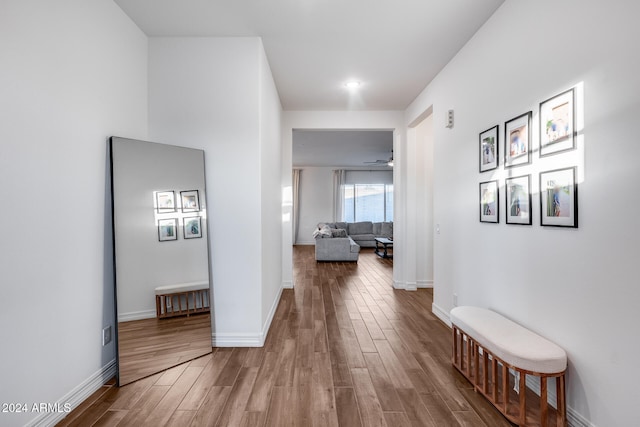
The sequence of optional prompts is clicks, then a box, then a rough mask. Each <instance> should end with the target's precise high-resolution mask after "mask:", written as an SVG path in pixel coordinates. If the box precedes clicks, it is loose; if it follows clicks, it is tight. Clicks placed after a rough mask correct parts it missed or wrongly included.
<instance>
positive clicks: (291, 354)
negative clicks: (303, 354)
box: [276, 339, 297, 386]
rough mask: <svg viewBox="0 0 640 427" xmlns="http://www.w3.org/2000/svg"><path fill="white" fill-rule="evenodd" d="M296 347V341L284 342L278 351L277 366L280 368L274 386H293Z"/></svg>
mask: <svg viewBox="0 0 640 427" xmlns="http://www.w3.org/2000/svg"><path fill="white" fill-rule="evenodd" d="M296 347H297V340H295V339H288V340H285V342H284V346H283V348H282V350H281V351H280V359H279V361H278V365H279V366H280V368H279V369H278V373H277V375H276V386H292V385H293V375H294V373H295V371H294V364H295V361H296Z"/></svg>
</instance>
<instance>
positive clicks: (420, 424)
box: [397, 388, 439, 427]
mask: <svg viewBox="0 0 640 427" xmlns="http://www.w3.org/2000/svg"><path fill="white" fill-rule="evenodd" d="M397 391H398V395H399V396H400V400H401V401H402V405H403V406H404V411H405V413H406V414H407V418H409V421H411V425H413V426H415V427H439V426H438V425H437V424H436V423H435V421H434V419H433V417H432V416H431V414H430V413H429V411H428V410H427V407H426V406H424V404H423V403H422V399H420V395H419V394H418V392H416V390H415V389H413V388H403V389H398V390H397Z"/></svg>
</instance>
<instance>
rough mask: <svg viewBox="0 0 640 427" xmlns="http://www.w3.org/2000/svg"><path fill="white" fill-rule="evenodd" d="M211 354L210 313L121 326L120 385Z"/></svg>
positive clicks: (134, 321) (155, 319)
mask: <svg viewBox="0 0 640 427" xmlns="http://www.w3.org/2000/svg"><path fill="white" fill-rule="evenodd" d="M210 352H211V315H210V313H198V314H192V315H190V316H179V317H169V318H164V319H158V318H156V317H154V318H152V319H141V320H132V321H129V322H119V323H118V359H119V360H118V363H119V369H120V372H119V373H120V385H125V384H129V383H130V382H133V381H135V380H139V379H140V378H144V377H146V376H149V375H150V374H153V373H155V372H159V371H162V370H164V369H167V368H171V367H173V366H176V365H179V364H180V363H183V362H185V361H188V360H192V359H194V358H195V357H198V356H202V355H204V354H208V353H210Z"/></svg>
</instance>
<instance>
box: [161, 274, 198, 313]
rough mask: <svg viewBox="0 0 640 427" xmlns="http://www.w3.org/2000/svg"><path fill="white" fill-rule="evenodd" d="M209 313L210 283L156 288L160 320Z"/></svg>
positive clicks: (192, 283) (181, 284) (191, 283)
mask: <svg viewBox="0 0 640 427" xmlns="http://www.w3.org/2000/svg"><path fill="white" fill-rule="evenodd" d="M208 311H209V282H208V281H202V282H189V283H178V284H175V285H165V286H158V287H157V288H156V315H157V317H158V318H163V317H173V316H181V315H187V316H188V315H190V314H194V313H205V312H208Z"/></svg>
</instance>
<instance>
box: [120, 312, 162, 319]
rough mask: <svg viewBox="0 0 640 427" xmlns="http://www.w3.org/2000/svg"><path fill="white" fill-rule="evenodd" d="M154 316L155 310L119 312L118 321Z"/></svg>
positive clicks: (151, 317)
mask: <svg viewBox="0 0 640 427" xmlns="http://www.w3.org/2000/svg"><path fill="white" fill-rule="evenodd" d="M154 317H156V311H155V310H143V311H132V312H130V313H119V314H118V322H130V321H131V320H142V319H153V318H154Z"/></svg>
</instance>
